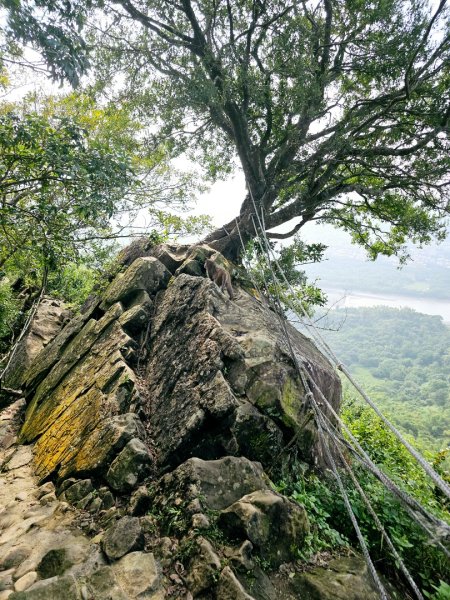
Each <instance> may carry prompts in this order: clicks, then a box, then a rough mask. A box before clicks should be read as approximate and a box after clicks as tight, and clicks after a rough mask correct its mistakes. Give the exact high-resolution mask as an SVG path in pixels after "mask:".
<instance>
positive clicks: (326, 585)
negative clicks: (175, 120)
mask: <svg viewBox="0 0 450 600" xmlns="http://www.w3.org/2000/svg"><path fill="white" fill-rule="evenodd" d="M290 583H291V586H292V587H291V589H292V590H293V591H294V592H295V593H296V594H298V596H296V597H299V598H304V600H361V599H362V598H364V600H378V598H379V597H380V596H379V593H378V592H377V591H376V589H375V587H374V584H373V582H372V581H371V579H370V576H369V573H368V571H367V565H366V562H365V561H364V559H363V558H362V557H359V556H354V557H349V558H336V559H334V560H332V561H331V562H330V563H329V564H328V566H327V567H326V568H325V567H317V568H315V569H312V570H311V571H309V572H307V573H301V574H296V575H295V577H293V578H292V579H291V580H290Z"/></svg>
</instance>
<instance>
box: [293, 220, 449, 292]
mask: <svg viewBox="0 0 450 600" xmlns="http://www.w3.org/2000/svg"><path fill="white" fill-rule="evenodd" d="M305 239H306V240H307V241H308V242H312V241H316V242H317V241H320V242H322V243H324V244H326V245H328V249H327V251H326V253H325V260H324V261H323V262H321V263H319V264H312V265H306V266H305V267H304V270H305V271H306V273H307V274H308V275H309V277H310V278H312V279H315V278H319V279H320V281H319V282H318V285H319V287H321V288H323V289H324V290H327V289H340V290H347V291H350V292H351V291H354V292H356V291H360V292H372V293H373V292H375V293H385V294H394V295H395V294H397V295H406V296H414V297H418V298H435V299H449V300H450V239H447V240H444V241H443V242H442V243H440V244H433V245H430V246H425V247H424V248H415V247H411V248H410V254H411V257H412V260H411V261H409V262H408V263H407V264H406V265H405V266H404V267H402V268H401V269H399V268H398V266H399V261H398V258H386V257H380V258H378V259H377V260H376V261H374V262H373V261H368V260H367V257H366V255H365V253H364V251H363V250H362V249H361V248H359V247H357V246H355V245H354V244H351V242H350V239H349V236H348V235H347V234H345V233H343V232H342V231H337V230H335V229H333V228H331V227H329V226H327V227H325V226H323V227H316V228H315V229H312V228H311V229H310V230H308V231H307V232H306V234H305Z"/></svg>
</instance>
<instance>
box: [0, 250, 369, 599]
mask: <svg viewBox="0 0 450 600" xmlns="http://www.w3.org/2000/svg"><path fill="white" fill-rule="evenodd" d="M141 246H142V245H141ZM141 246H140V248H141ZM144 246H145V247H144ZM144 246H142V248H141V250H142V249H144V250H145V256H137V257H136V253H135V251H134V250H133V252H131V253H129V254H126V253H125V254H124V257H123V265H124V269H123V271H122V272H121V273H120V274H119V275H118V276H117V277H116V278H115V279H114V280H113V281H112V282H111V283H110V285H109V286H108V288H107V289H106V290H105V291H104V292H103V294H102V295H101V297H99V298H97V299H93V300H91V301H90V303H88V304H87V305H86V306H85V307H84V309H83V311H82V312H81V314H79V315H77V316H76V317H75V318H73V319H72V320H71V321H70V322H69V323H68V324H67V325H66V326H65V327H64V328H63V329H62V330H60V331H59V333H57V335H56V336H55V337H54V339H53V340H52V341H51V342H49V343H47V344H46V345H45V347H43V348H42V349H41V351H40V352H39V354H38V355H37V356H36V358H35V360H34V361H32V362H31V363H30V364H29V365H28V366H27V368H26V369H25V371H24V372H23V374H22V376H21V380H20V385H21V387H22V389H23V390H24V394H25V397H26V400H27V408H26V413H25V419H24V423H23V425H22V427H21V431H20V438H19V441H20V442H21V443H23V444H32V452H33V462H31V456H32V455H31V452H30V446H19V448H18V449H16V448H15V446H14V443H15V442H14V437H13V438H11V439H9V442H8V444H5V445H4V450H3V451H4V452H6V454H7V456H6V459H5V460H4V464H3V472H4V473H6V474H8V473H13V472H14V471H16V470H17V469H21V468H29V469H31V468H33V469H34V473H35V476H36V481H35V482H34V486H35V488H37V489H38V490H40V491H39V492H38V491H36V492H35V491H33V492H32V493H33V494H35V496H34V497H35V498H38V502H39V507H40V509H39V511H41V512H40V514H41V513H42V514H44V513H45V514H46V515H47V512H48V514H49V515H50V514H51V515H54V514H56V513H57V512H58V511H60V510H63V509H62V508H61V507H64V511H65V512H64V513H63V514H67V513H69V512H70V514H71V515H73V518H72V521H73V522H72V521H71V523H70V524H69V523H66V525H67V527H69V525H70V527H75V526H78V534H80V531H79V529H80V528H81V529H82V530H83V532H84V533H83V535H81V537H80V540H81V541H80V540H77V543H76V544H75V543H74V544H73V546H74V548H71V545H72V544H71V540H72V539H73V538H71V537H70V535H72V534H70V535H69V537H68V540H69V542H68V543H67V544H57V543H55V544H49V545H47V546H45V548H43V549H42V551H40V552H39V553H35V554H33V552H34V551H33V550H30V551H29V550H28V549H27V548H26V545H24V546H21V545H19V546H18V547H17V545H14V544H13V545H12V546H11V547H9V546H5V547H7V549H8V552H7V554H6V558H7V560H6V562H5V561H4V562H3V566H2V565H1V564H0V569H3V571H4V572H6V573H8V571H9V570H10V569H13V571H11V580H9V579H8V577H9V575H6V576H5V580H4V581H5V583H4V589H5V591H8V592H12V591H14V593H12V594H11V596H10V597H11V600H33V599H36V600H37V599H39V598H46V599H47V598H48V599H52V598H61V597H65V598H67V599H68V600H70V599H71V598H74V599H75V598H76V599H77V600H81V599H83V600H84V599H85V598H91V597H92V598H96V599H97V598H98V599H99V600H102V599H105V600H106V599H107V598H114V599H118V600H128V599H134V598H139V599H146V598H147V599H150V600H159V599H160V598H161V599H162V598H164V597H166V595H167V596H168V597H174V598H179V599H180V600H181V599H185V600H188V599H191V598H199V599H200V598H203V599H204V600H206V599H207V598H217V599H218V600H225V599H227V598H229V599H236V598H242V599H246V600H252V599H255V600H260V599H261V600H268V599H272V598H273V599H274V600H275V599H277V600H279V598H286V599H289V598H296V597H299V596H298V594H300V592H299V591H298V590H302V591H301V594H303V593H304V594H310V595H311V594H315V593H316V591H315V590H316V589H318V586H319V584H317V583H316V582H317V578H316V579H314V578H315V577H316V574H315V573H314V572H313V571H311V573H307V574H304V576H300V574H298V573H295V576H294V577H290V576H285V575H283V574H282V573H283V571H282V570H280V565H283V563H288V562H290V561H295V560H296V559H297V557H298V552H299V550H300V549H301V548H302V546H303V544H304V540H305V539H306V537H307V536H308V533H309V520H308V515H307V513H306V511H305V509H304V508H303V507H301V506H300V505H298V504H296V503H294V502H292V501H290V500H288V499H287V498H286V497H284V496H283V495H282V494H279V493H277V492H276V491H274V490H273V486H272V484H271V481H270V478H269V476H268V473H270V475H271V476H273V475H274V474H276V473H279V472H281V470H288V469H289V468H290V466H291V461H292V462H294V461H303V462H305V463H309V465H311V466H313V465H323V464H324V459H323V457H322V456H321V449H320V446H319V444H318V436H317V430H316V428H315V425H314V421H313V419H312V413H311V407H310V405H309V403H308V396H307V394H306V392H305V390H304V389H303V386H302V383H301V381H300V378H299V375H298V371H297V368H296V365H295V364H294V361H293V359H292V356H291V350H290V346H292V348H293V349H294V352H295V354H296V358H297V360H298V361H299V362H300V363H301V364H302V365H303V368H304V370H305V372H306V373H309V374H311V376H313V377H314V380H315V382H316V383H317V384H318V385H319V387H320V389H321V390H322V392H323V394H324V395H325V396H326V397H327V399H328V401H329V402H330V403H331V404H332V405H333V406H334V408H335V409H336V410H337V409H338V407H339V401H340V382H339V379H338V378H337V377H336V375H335V374H334V372H333V369H332V368H331V366H330V365H329V363H328V362H327V361H326V359H325V358H324V357H323V356H322V355H321V354H320V353H319V352H318V350H317V349H316V348H315V346H314V345H313V344H312V342H311V341H310V340H309V339H307V338H306V337H304V336H303V335H301V334H300V333H299V332H297V331H296V330H295V329H294V328H292V327H290V326H289V325H287V328H288V331H289V342H290V343H289V344H288V342H287V340H286V335H285V325H284V324H283V323H282V321H281V317H280V316H279V315H278V314H276V313H275V312H273V311H272V310H270V309H269V307H268V305H267V303H266V301H265V300H264V298H260V297H259V296H258V294H257V293H256V291H255V290H252V289H251V284H249V282H246V281H245V278H244V279H242V277H241V281H243V285H241V286H238V285H236V281H235V282H234V295H235V299H234V300H233V301H231V300H230V299H229V298H228V295H224V294H223V293H222V292H221V291H220V290H219V289H218V287H217V286H216V285H215V283H213V282H212V281H210V280H209V279H207V278H206V277H205V276H204V270H203V264H204V261H205V258H206V257H209V256H210V255H211V254H212V252H213V251H212V250H211V249H210V248H208V247H207V246H196V247H192V248H189V247H177V246H164V245H163V246H158V247H157V248H154V249H151V248H149V247H147V245H144ZM222 262H223V264H226V262H225V261H224V259H222ZM228 268H229V269H230V270H231V268H232V266H231V265H228ZM317 399H318V400H319V398H317ZM1 431H2V430H1V429H0V433H1ZM5 434H6V432H5ZM8 435H12V434H11V432H9V430H8ZM11 440H12V441H11ZM11 444H12V445H13V446H12V447H9V446H11ZM8 447H9V449H8ZM287 449H288V451H287ZM8 453H9V454H8ZM44 481H46V482H47V483H44V484H43V485H42V483H43V482H44ZM39 485H40V487H38V486H39ZM45 486H48V487H47V488H46V487H45ZM55 492H56V495H55ZM55 507H58V508H57V509H56V510H55ZM0 510H1V509H0ZM42 511H44V512H42ZM45 511H47V512H45ZM52 511H53V512H52ZM7 512H8V511H7ZM0 517H1V515H0ZM28 518H31V519H32V520H31V521H29V522H28V521H27V519H25V520H24V523H23V524H22V525H21V527H24V528H25V530H27V527H28V523H31V525H30V527H31V526H32V525H33V524H35V523H36V521H35V520H33V517H32V516H30V517H28ZM52 518H53V517H52ZM78 518H79V519H80V521H79V522H77V519H78ZM25 530H24V531H25ZM8 535H12V534H7V535H6V538H5V541H4V542H3V544H7V543H9V541H8ZM65 535H67V532H65ZM89 537H90V538H91V539H89ZM14 539H15V538H14ZM25 539H27V538H24V540H25ZM1 545H2V540H1V539H0V549H1ZM74 549H75V550H76V549H78V550H79V552H78V554H77V552H75V550H74ZM78 550H77V551H78ZM31 557H32V558H31ZM27 561H28V567H26V568H21V567H20V566H19V563H20V565H22V564H25V563H27ZM333 569H335V568H334V567H333ZM336 569H337V567H336ZM336 569H335V570H334V571H333V572H336V573H337V571H336ZM280 573H281V575H280ZM350 574H351V575H352V577H357V576H358V577H359V578H360V580H361V581H362V582H363V583H364V585H366V579H367V577H366V576H365V574H364V573H362V572H361V573H358V574H356V573H353V571H352V572H351V573H350ZM0 575H1V571H0ZM25 576H26V579H25V580H24V579H23V577H25ZM319 579H320V577H319ZM325 579H326V576H324V577H322V579H321V581H322V582H323V581H325ZM0 581H1V579H0ZM349 581H350V579H349ZM351 581H353V579H352V580H351ZM355 581H356V580H355ZM361 585H363V584H362V583H361ZM314 586H315V587H314ZM323 586H325V583H323ZM355 586H356V584H355ZM369 587H370V586H369ZM330 589H331V588H330ZM355 589H358V588H357V586H356V587H355ZM360 589H362V590H364V593H366V591H367V589H369V588H364V587H361V588H360ZM319 593H320V594H322V593H323V594H325V592H322V591H320V592H319ZM1 594H2V591H1V590H0V600H3V599H2V596H1ZM5 597H6V596H5ZM301 597H303V596H301ZM306 597H308V596H307V595H305V598H306ZM313 597H314V598H315V597H316V596H313V595H312V596H311V598H313ZM319 597H322V596H319ZM337 597H338V596H337ZM362 597H366V596H362ZM323 598H324V599H325V598H327V596H325V595H324V596H323ZM367 598H370V596H367Z"/></svg>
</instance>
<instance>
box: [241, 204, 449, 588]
mask: <svg viewBox="0 0 450 600" xmlns="http://www.w3.org/2000/svg"><path fill="white" fill-rule="evenodd" d="M253 205H254V209H255V212H254V217H255V218H256V220H257V223H258V225H259V226H257V224H256V222H255V221H253V223H254V227H255V234H256V239H257V243H258V244H259V247H260V250H261V253H262V255H263V256H264V257H265V261H266V264H267V266H268V268H269V270H270V273H271V275H272V279H273V281H274V282H275V288H273V287H272V289H275V298H274V300H275V303H276V305H277V306H276V307H277V313H278V314H279V316H280V322H281V325H282V329H283V333H284V336H285V340H286V344H287V347H288V351H289V353H290V355H291V358H292V361H293V363H294V365H295V367H296V370H297V372H298V375H299V378H300V380H301V382H302V385H303V387H304V389H305V399H306V401H307V402H309V403H310V405H311V408H312V410H313V413H314V417H315V420H316V424H317V429H318V432H319V437H320V440H321V444H322V447H323V449H324V453H325V455H326V457H327V462H328V464H329V466H330V467H331V471H332V473H333V476H334V478H335V479H336V482H337V485H338V487H339V490H340V492H341V495H342V497H343V500H344V505H345V508H346V510H347V513H348V515H349V518H350V520H351V522H352V524H353V527H354V529H355V532H356V535H357V538H358V541H359V543H360V546H361V550H362V553H363V555H364V557H365V560H366V563H367V565H368V569H369V572H370V573H371V576H372V579H373V581H374V583H375V585H376V587H377V589H378V592H379V595H380V598H382V599H385V598H387V594H386V590H385V589H384V586H383V584H382V583H381V580H380V578H379V577H378V574H377V573H376V569H375V567H374V564H373V562H372V560H371V557H370V554H369V551H368V548H367V544H366V543H365V540H364V537H363V536H362V534H361V530H360V528H359V526H358V522H357V519H356V516H355V514H354V512H353V510H352V507H351V504H350V501H349V499H348V495H347V493H346V491H345V487H344V484H343V482H342V478H341V476H340V475H339V471H338V468H337V465H336V462H335V460H334V457H333V451H332V450H331V449H330V446H329V444H330V442H331V443H332V444H333V448H334V449H335V453H336V454H337V456H339V458H340V460H341V463H342V465H343V466H344V467H345V469H346V470H347V472H348V473H349V476H350V478H351V480H352V482H353V484H354V485H355V488H356V489H357V491H358V493H359V495H360V496H361V498H362V500H363V502H364V504H365V505H366V507H367V509H368V511H369V513H370V515H371V516H372V518H373V520H374V523H375V526H376V528H377V529H378V530H379V531H380V533H381V535H382V537H383V539H385V540H386V543H387V545H388V547H389V549H390V550H391V552H392V554H393V556H394V557H395V560H396V561H397V564H398V565H399V567H400V570H401V571H402V572H403V574H404V576H405V578H406V580H407V582H408V584H409V585H410V587H411V589H412V591H413V592H414V595H415V597H416V598H417V599H418V600H423V595H422V594H421V592H420V590H419V588H418V587H417V584H416V583H415V581H414V579H413V577H412V576H411V574H410V572H409V571H408V569H407V567H406V566H405V564H404V562H403V561H402V560H401V557H400V555H399V554H398V552H397V550H396V548H395V546H394V544H393V543H392V540H391V539H390V537H389V535H388V534H387V532H386V530H385V528H384V527H383V525H382V523H381V521H380V519H379V517H378V515H377V514H376V512H375V510H374V509H373V506H372V505H371V503H370V500H369V498H368V497H367V495H366V494H365V492H364V490H363V489H362V487H361V485H360V484H359V482H358V480H357V478H356V476H355V474H354V473H353V471H352V469H351V467H350V465H349V464H348V462H347V461H346V460H345V458H344V456H343V454H342V452H341V450H340V445H343V446H344V447H346V448H347V449H350V451H351V452H352V454H354V456H355V457H356V458H357V459H358V460H359V461H360V463H361V464H362V465H363V466H365V467H366V468H367V469H369V471H370V472H372V473H373V474H374V475H375V476H376V477H377V478H378V479H379V481H380V482H381V483H382V484H383V485H384V486H385V487H386V489H388V490H389V491H390V492H391V493H392V494H394V496H395V497H397V499H399V500H400V502H401V503H402V504H403V506H404V507H405V509H406V510H407V512H408V514H409V515H410V516H411V517H412V518H413V519H414V521H415V522H416V523H417V524H418V525H419V526H420V527H421V528H422V529H423V530H424V531H425V532H426V533H427V535H428V537H429V539H430V542H431V543H433V544H435V545H437V546H438V547H439V548H440V549H441V550H442V551H443V552H444V553H445V554H446V555H447V556H450V552H449V550H448V549H447V548H446V547H445V545H444V544H443V542H444V543H447V544H448V543H449V542H450V527H449V526H448V525H447V524H446V523H445V522H443V521H441V520H440V519H437V518H436V517H434V516H433V515H431V514H430V513H429V512H428V511H427V510H426V509H425V508H424V507H423V506H421V505H420V503H419V502H417V501H416V500H415V499H414V498H412V497H411V496H409V494H407V493H406V492H404V491H403V490H401V489H400V488H399V487H398V486H397V485H396V484H395V483H394V482H393V481H391V480H390V478H389V477H387V476H386V475H385V474H384V473H383V472H382V471H381V470H380V469H379V468H378V467H377V466H376V465H375V464H374V463H373V461H372V460H371V459H370V457H369V455H368V454H367V453H366V452H365V451H364V450H363V448H362V447H361V445H360V444H359V442H358V441H357V440H356V438H355V437H354V436H353V435H352V434H351V432H350V431H349V429H348V427H347V426H346V424H345V423H344V422H343V421H342V419H341V418H340V417H339V415H338V414H337V413H336V412H335V411H334V409H333V407H332V406H331V404H330V403H329V402H328V400H327V398H326V397H325V395H324V394H323V392H322V390H321V389H320V388H319V386H318V385H317V384H316V382H315V381H314V380H313V378H312V376H311V374H310V373H308V372H306V371H305V370H304V368H303V366H302V364H301V360H299V359H298V358H297V356H296V354H295V352H294V350H293V346H292V343H291V341H290V337H289V332H288V329H287V325H286V319H285V318H284V316H283V309H282V304H281V301H280V297H279V295H278V290H279V289H280V287H281V282H280V280H279V278H278V276H277V274H276V272H275V269H274V267H273V263H274V264H275V265H276V267H277V272H278V273H279V274H280V275H281V278H282V279H283V282H284V284H285V285H286V286H287V287H288V289H289V290H290V292H291V294H292V296H293V297H295V290H293V288H292V286H291V284H290V283H289V281H288V280H287V278H286V275H285V273H284V271H283V269H282V267H281V266H280V264H279V263H278V261H277V258H276V256H275V254H274V252H273V249H272V248H271V246H270V244H269V241H268V239H267V237H266V236H265V227H264V217H263V214H261V216H260V214H259V212H258V210H257V206H256V203H255V202H254V201H253ZM237 227H239V226H238V225H237ZM238 233H239V238H240V241H241V245H242V250H243V252H245V245H244V241H243V238H242V236H241V235H240V232H238ZM254 285H255V287H256V289H257V290H258V292H259V293H260V294H261V291H260V290H259V288H258V286H257V284H256V282H254ZM264 287H265V291H266V294H270V292H269V284H268V282H267V281H265V282H264ZM295 308H296V307H295ZM291 310H293V312H294V313H296V310H294V308H293V307H291ZM297 317H298V318H299V319H300V320H301V321H303V319H305V320H306V322H307V324H308V326H309V327H311V328H312V331H313V337H315V339H316V341H317V343H318V346H319V347H321V349H322V351H323V352H324V354H325V355H326V356H327V357H328V358H329V360H330V362H331V363H332V364H333V365H334V367H335V369H336V370H339V371H341V372H342V373H344V375H345V376H346V377H348V379H349V381H350V383H352V385H353V386H354V387H355V389H356V390H357V391H358V392H359V393H360V394H361V395H362V397H363V398H364V399H365V400H366V402H367V403H368V404H369V406H370V407H371V408H373V409H374V411H375V413H376V414H377V415H378V416H379V417H380V418H381V419H382V421H383V422H384V423H385V424H386V425H387V426H388V427H389V429H390V430H391V431H392V433H393V434H394V435H395V437H396V438H397V439H398V440H399V442H400V443H401V444H402V445H403V446H404V447H405V448H406V449H407V450H408V452H409V453H410V454H411V455H412V456H413V457H414V458H415V459H416V460H417V462H418V463H419V464H420V465H421V466H422V467H423V468H424V470H425V472H426V473H427V475H429V476H430V478H431V479H432V480H433V482H434V483H435V484H436V485H437V486H438V487H439V488H440V489H441V491H442V492H443V493H444V494H445V495H446V496H447V497H450V490H449V488H448V486H447V484H446V483H445V482H444V481H443V480H442V478H441V477H440V476H439V474H438V473H436V471H435V470H434V469H433V468H432V467H431V465H429V464H428V463H427V462H426V460H425V459H424V458H423V457H422V456H420V454H419V453H418V452H417V451H416V450H415V449H414V448H412V446H411V445H410V444H409V443H408V442H407V441H406V440H404V438H403V436H402V435H401V434H400V432H398V430H397V429H396V428H395V426H393V425H392V424H391V423H390V422H389V420H388V419H387V418H386V417H385V416H384V415H382V413H381V411H379V409H378V407H376V405H375V404H374V403H373V402H372V401H371V400H370V398H369V397H368V396H367V394H366V393H365V392H364V390H363V389H362V388H361V386H359V385H358V384H357V383H356V382H355V381H354V379H353V377H352V376H351V375H350V373H349V372H348V370H347V369H346V367H345V365H343V364H342V362H340V361H339V360H338V359H337V357H336V355H335V353H334V352H333V351H332V349H331V348H330V347H329V345H328V344H327V343H326V341H325V340H324V338H323V336H322V335H321V334H320V332H319V331H318V329H317V328H316V327H315V324H314V322H313V321H312V319H311V318H310V316H309V314H308V313H307V311H306V310H303V312H302V315H301V316H300V315H297ZM310 384H311V385H312V386H313V388H314V391H315V392H316V393H317V394H318V395H319V397H320V399H321V402H322V407H319V405H318V402H317V401H316V399H315V396H314V393H313V392H312V390H311V388H310ZM324 408H326V409H327V410H328V411H329V412H330V413H331V414H332V416H333V418H334V419H335V423H338V424H339V425H340V426H341V427H342V428H343V429H344V431H345V432H346V434H347V436H348V438H349V439H350V440H351V442H349V441H348V440H347V439H344V438H343V437H342V435H341V434H340V432H339V431H338V430H337V429H336V426H335V424H333V423H332V422H331V421H330V420H329V418H328V417H327V416H326V412H324ZM296 438H297V434H295V435H294V437H293V439H292V440H290V441H289V442H288V444H287V445H286V447H285V449H286V448H288V447H291V446H292V445H293V443H294V442H295V440H296Z"/></svg>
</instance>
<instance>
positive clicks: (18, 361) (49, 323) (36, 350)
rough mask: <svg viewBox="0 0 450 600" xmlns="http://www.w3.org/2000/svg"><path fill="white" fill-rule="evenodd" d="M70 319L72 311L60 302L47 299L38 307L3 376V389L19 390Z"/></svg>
mask: <svg viewBox="0 0 450 600" xmlns="http://www.w3.org/2000/svg"><path fill="white" fill-rule="evenodd" d="M69 317H70V311H69V310H68V309H67V307H66V306H65V305H64V303H63V302H61V301H60V300H55V299H54V298H49V297H45V296H44V298H43V299H42V301H41V302H40V304H39V306H38V307H37V310H36V314H35V315H34V318H33V321H32V322H31V323H30V326H29V328H28V330H27V332H26V335H25V336H24V337H23V339H22V340H21V341H20V342H19V344H18V346H17V348H16V350H15V352H14V356H13V359H12V360H11V362H10V364H9V366H8V367H7V369H6V370H5V372H4V374H3V381H2V385H3V387H6V388H10V389H15V390H17V389H19V388H20V386H21V384H22V382H23V377H24V373H25V372H26V371H27V369H28V368H29V367H30V365H31V363H32V362H33V360H34V359H35V358H36V357H37V355H38V354H40V353H41V351H42V350H43V348H45V346H47V344H49V343H50V342H51V341H52V340H53V339H54V338H55V336H56V335H57V334H58V333H59V331H61V329H62V327H63V326H64V324H65V323H66V322H67V320H68V319H69Z"/></svg>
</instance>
